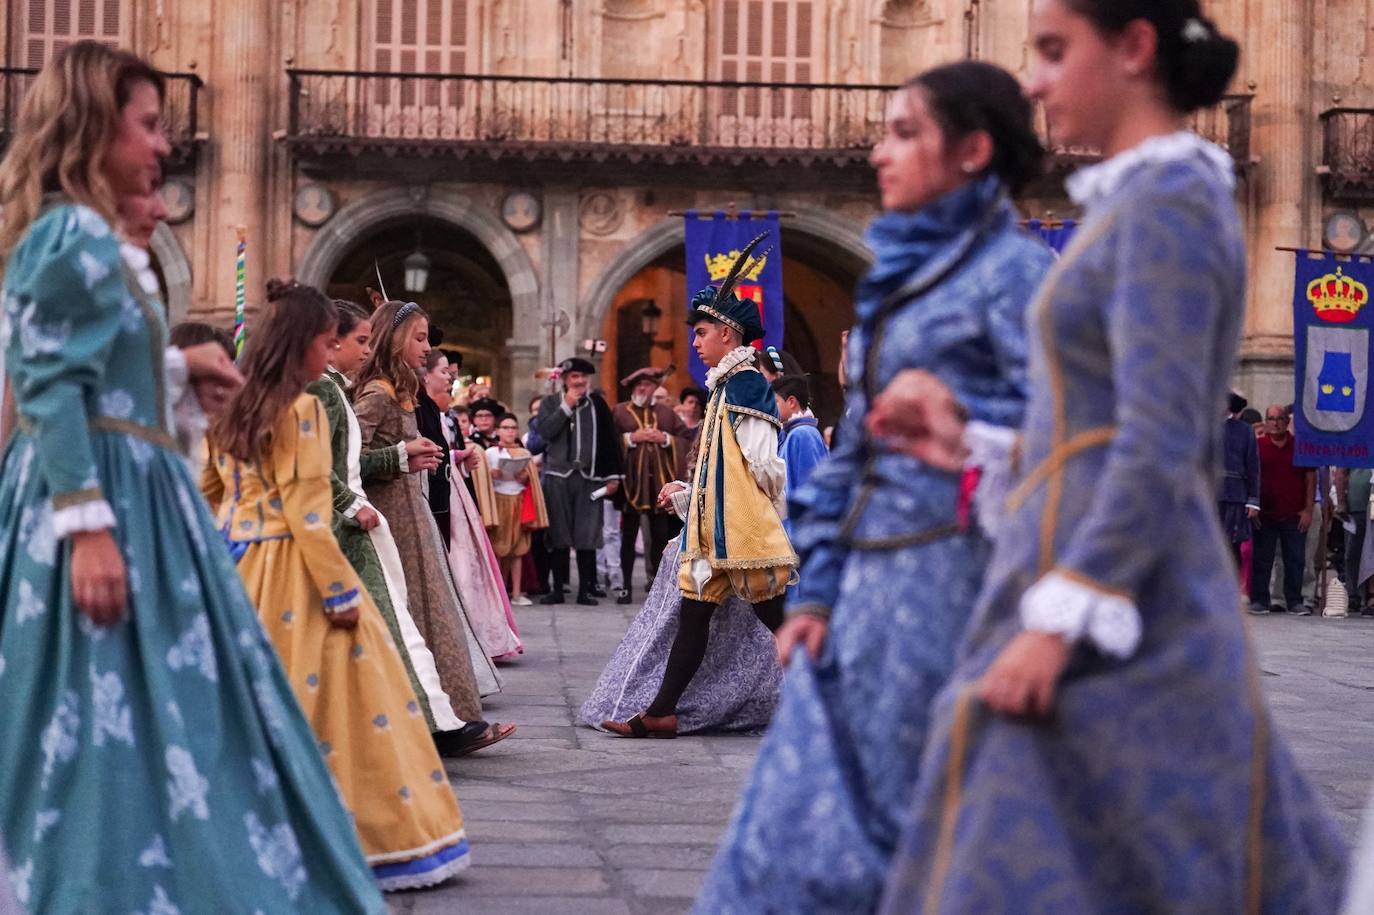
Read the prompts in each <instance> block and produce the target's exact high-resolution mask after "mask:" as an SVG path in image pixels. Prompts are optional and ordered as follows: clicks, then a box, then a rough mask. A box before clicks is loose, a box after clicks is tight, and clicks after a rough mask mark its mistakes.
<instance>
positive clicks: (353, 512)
mask: <svg viewBox="0 0 1374 915" xmlns="http://www.w3.org/2000/svg"><path fill="white" fill-rule="evenodd" d="M365 505H367V502H366V501H364V500H363V499H354V500H353V504H352V505H350V506H348V508H345V509H344V511H343V516H344V517H345V518H355V517H357V515H358V512H360V511H362V510H363V506H365Z"/></svg>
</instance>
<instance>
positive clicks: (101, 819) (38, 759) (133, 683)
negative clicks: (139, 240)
mask: <svg viewBox="0 0 1374 915" xmlns="http://www.w3.org/2000/svg"><path fill="white" fill-rule="evenodd" d="M165 340H166V327H165V325H164V323H163V320H162V317H161V311H160V306H158V305H157V304H156V303H154V302H153V301H151V300H149V299H147V298H146V297H145V296H143V294H142V292H141V290H139V288H138V286H137V284H136V283H135V282H132V281H131V280H130V279H129V275H128V271H127V270H126V268H125V266H124V264H123V262H122V261H121V258H120V253H119V247H118V242H117V241H116V238H115V236H114V234H113V233H112V232H111V230H110V227H109V225H108V224H107V223H106V222H105V220H104V219H103V218H101V217H100V216H98V215H97V214H96V213H94V212H93V211H91V210H89V209H86V208H83V207H77V206H71V205H61V206H56V207H53V208H51V209H49V210H48V211H47V212H45V213H44V214H43V215H42V216H41V217H40V218H39V219H38V220H37V221H35V222H34V224H33V225H32V226H31V227H30V229H29V230H28V232H27V233H26V235H25V236H24V238H23V239H22V240H21V241H20V243H19V244H18V246H17V247H16V248H15V250H14V251H13V252H12V253H11V255H10V258H9V260H8V263H7V264H6V271H5V281H4V321H3V326H2V328H0V343H2V344H3V347H4V349H5V355H6V358H5V363H6V370H7V372H8V376H9V382H10V383H11V384H12V385H13V388H14V393H15V398H16V402H17V406H18V411H19V415H20V431H19V432H18V434H16V435H15V436H14V438H13V440H12V441H11V442H10V445H9V447H8V449H7V451H6V453H5V456H4V464H3V468H0V834H3V835H4V837H5V841H6V844H7V846H8V852H9V857H10V874H9V877H10V879H11V882H12V885H13V887H14V890H15V893H16V895H17V896H18V897H19V899H20V902H21V903H22V904H23V905H25V906H26V907H27V909H28V910H29V911H31V912H42V913H45V915H50V913H89V912H119V913H130V912H140V913H141V912H149V913H153V912H156V913H159V915H171V913H193V912H214V913H245V915H252V913H256V912H262V913H275V912H311V913H316V912H331V913H332V912H381V911H383V904H382V900H381V896H380V894H379V893H378V892H377V889H376V885H375V884H374V882H373V879H372V876H371V874H370V873H369V871H368V868H367V865H366V864H365V863H364V861H363V857H362V853H361V851H360V849H359V847H358V840H357V837H356V833H355V831H354V829H353V826H352V824H351V823H350V821H349V819H348V815H347V814H346V813H345V811H344V809H343V806H342V805H341V804H340V802H339V796H338V792H337V790H336V789H335V786H334V783H333V781H332V779H331V778H330V775H329V772H328V770H327V769H326V767H325V765H324V761H323V760H322V758H321V757H320V753H319V750H318V748H317V746H316V744H315V739H314V736H313V735H312V734H311V731H310V726H309V725H308V724H307V723H306V721H305V719H304V717H303V716H302V715H301V712H300V710H299V708H298V706H297V704H296V701H295V697H294V695H293V694H292V691H291V687H290V685H289V684H288V683H287V681H286V678H285V677H284V675H283V674H282V670H281V667H280V665H279V664H278V661H277V658H276V654H275V652H274V650H273V648H272V645H271V643H270V642H268V641H267V639H266V637H265V635H264V633H263V630H262V627H261V626H260V625H259V623H258V620H257V616H256V614H255V612H254V609H253V607H252V605H251V604H250V603H249V602H248V599H247V597H246V595H245V594H244V591H243V587H242V585H241V584H240V582H239V578H238V575H237V574H236V572H235V568H234V564H233V562H232V561H231V560H230V558H229V554H228V551H227V549H226V548H225V545H224V542H223V540H222V539H221V538H220V536H219V533H218V532H217V531H216V530H215V528H214V525H213V522H212V521H211V519H210V515H209V512H208V511H207V510H206V507H205V505H204V503H203V502H202V501H201V499H200V497H199V495H198V494H197V491H196V485H195V483H194V482H193V481H192V480H191V478H190V473H189V470H188V469H187V466H186V464H185V463H184V462H183V460H182V458H181V456H180V455H179V454H178V453H177V452H176V451H175V450H174V445H173V442H172V438H171V435H170V422H169V420H168V410H167V405H166V395H165V392H164V390H163V385H164V382H163V346H164V344H165ZM102 527H109V528H113V534H114V537H115V541H116V543H117V545H118V547H119V549H120V551H121V553H122V554H123V556H124V560H125V563H126V565H127V579H126V580H127V585H128V594H129V599H128V606H127V612H126V614H125V616H124V617H123V619H122V620H120V621H119V622H117V623H115V624H114V625H112V626H109V627H97V626H95V625H93V624H91V623H90V622H89V620H88V619H87V617H86V616H85V615H84V614H82V613H81V612H80V611H78V610H77V609H76V608H75V606H74V605H73V603H72V597H71V584H70V582H71V568H70V550H69V547H68V544H67V542H66V541H67V537H68V536H69V535H70V534H71V533H72V532H74V531H78V530H94V529H99V528H102Z"/></svg>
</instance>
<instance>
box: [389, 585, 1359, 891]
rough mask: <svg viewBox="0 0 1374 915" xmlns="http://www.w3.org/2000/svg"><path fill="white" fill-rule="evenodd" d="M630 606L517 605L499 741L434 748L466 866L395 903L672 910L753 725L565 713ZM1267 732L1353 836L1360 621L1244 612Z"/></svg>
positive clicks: (725, 813) (751, 745)
mask: <svg viewBox="0 0 1374 915" xmlns="http://www.w3.org/2000/svg"><path fill="white" fill-rule="evenodd" d="M636 612H638V608H637V607H634V606H631V607H620V606H617V605H614V604H610V603H609V602H603V603H602V605H601V606H600V607H597V608H583V607H570V606H562V607H553V608H549V607H540V606H535V607H527V608H522V609H521V610H520V611H519V613H518V620H519V622H520V624H521V636H522V638H523V639H524V641H525V644H526V652H525V654H524V656H522V657H521V658H520V660H519V661H517V662H515V663H512V664H508V665H504V666H503V667H502V669H501V676H502V679H503V681H504V684H505V688H504V691H503V692H502V693H501V694H500V695H498V696H493V697H490V698H489V699H488V700H486V702H485V708H486V717H487V718H488V719H489V720H500V721H511V722H514V723H516V724H518V725H519V726H520V730H519V731H518V733H517V735H516V736H515V737H513V738H511V739H510V740H507V741H505V742H503V743H501V744H498V745H496V746H494V747H492V748H491V749H489V750H486V751H484V752H482V753H479V754H477V755H475V756H472V757H468V758H466V759H460V760H453V761H450V762H449V763H448V766H447V768H448V771H449V774H450V776H451V778H452V781H453V784H454V787H455V790H456V791H457V793H458V798H459V801H460V803H461V804H462V806H463V814H464V817H465V821H466V824H467V830H468V835H469V838H470V839H471V841H472V845H473V867H472V868H471V869H470V870H469V871H468V872H467V873H466V874H465V875H464V876H463V877H462V878H461V879H460V880H456V881H453V882H451V883H449V884H447V885H445V886H443V887H440V888H437V889H433V890H428V891H425V892H418V893H405V894H398V895H394V896H391V897H389V899H388V902H389V905H390V908H391V910H392V911H393V912H395V913H397V915H447V913H460V912H462V913H467V912H482V913H495V915H501V913H510V915H555V913H556V915H584V913H585V915H674V913H681V912H686V911H687V910H688V909H689V908H690V905H691V899H692V897H693V896H694V895H695V893H696V892H697V889H698V888H699V887H700V885H701V880H702V878H703V876H704V873H705V871H706V868H707V867H708V866H709V864H710V862H711V859H712V857H713V855H714V854H715V847H716V844H717V843H718V841H719V839H720V837H721V834H722V833H723V832H724V831H725V826H726V824H727V822H728V819H729V816H730V814H731V810H732V807H733V805H734V800H735V797H736V795H737V794H738V792H739V790H740V787H741V786H742V783H743V781H744V779H745V777H746V776H747V774H748V770H749V767H750V766H751V765H752V762H753V756H754V753H755V752H756V750H757V747H758V741H759V738H758V737H757V736H749V735H743V736H741V735H728V736H709V737H684V738H679V739H677V740H670V741H663V740H655V741H634V740H622V739H618V738H614V737H610V736H608V735H605V734H601V733H599V732H596V731H594V730H592V729H590V728H587V727H583V726H579V725H575V724H574V723H573V722H575V720H576V714H577V709H578V707H579V706H580V705H581V704H582V701H583V699H584V698H585V696H586V695H587V694H588V693H589V692H590V690H591V687H592V685H593V684H594V683H595V681H596V678H597V676H598V675H599V674H600V672H601V667H602V665H603V664H604V663H605V661H606V659H607V658H608V657H609V656H610V654H611V652H612V651H613V650H614V648H615V646H616V644H617V642H618V641H619V640H620V638H621V637H622V635H623V634H624V632H625V629H626V628H627V627H628V624H629V621H630V620H631V619H633V617H634V614H635V613H636ZM1248 622H1249V624H1250V628H1251V632H1252V635H1253V638H1254V640H1255V643H1256V645H1257V648H1258V656H1259V661H1260V666H1261V668H1262V670H1263V671H1264V672H1265V676H1264V677H1263V678H1262V681H1263V685H1264V689H1265V691H1266V694H1267V696H1268V698H1269V702H1270V706H1271V708H1272V710H1273V713H1274V717H1275V720H1276V722H1277V725H1278V732H1279V734H1280V735H1282V736H1283V737H1284V739H1286V740H1287V741H1288V743H1289V746H1290V748H1291V749H1292V751H1293V754H1294V758H1295V759H1296V760H1297V761H1298V762H1299V764H1300V765H1301V766H1302V768H1303V770H1304V772H1305V773H1306V774H1307V776H1308V777H1309V778H1310V779H1311V781H1312V783H1313V785H1314V786H1315V787H1316V788H1317V790H1318V791H1319V792H1320V794H1321V795H1322V796H1323V797H1324V798H1325V799H1326V801H1327V802H1328V803H1329V804H1330V805H1331V806H1332V808H1333V810H1334V811H1335V813H1336V816H1337V817H1338V819H1339V821H1340V823H1341V826H1342V827H1343V828H1344V829H1345V830H1346V832H1347V833H1348V834H1350V835H1352V836H1353V834H1354V832H1355V830H1356V828H1357V826H1358V822H1359V817H1360V815H1361V813H1362V812H1363V809H1364V805H1365V802H1366V800H1367V798H1368V797H1369V791H1370V787H1371V779H1374V768H1371V766H1370V760H1371V759H1374V620H1363V619H1350V620H1343V621H1335V620H1322V619H1319V618H1294V617H1287V616H1279V615H1275V616H1270V617H1263V618H1257V619H1250V620H1249V621H1248Z"/></svg>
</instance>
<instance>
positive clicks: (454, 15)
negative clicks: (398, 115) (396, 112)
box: [372, 0, 473, 106]
mask: <svg viewBox="0 0 1374 915" xmlns="http://www.w3.org/2000/svg"><path fill="white" fill-rule="evenodd" d="M472 5H473V4H471V3H469V2H468V0H373V3H372V7H373V15H372V65H373V67H374V68H375V69H377V70H380V71H390V70H397V71H401V72H404V73H433V74H442V73H466V72H467V70H468V36H469V35H470V34H472V27H471V26H472V23H471V22H469V19H468V17H469V16H470V15H471V12H472V11H471V9H470V7H471V6H472ZM442 92H443V86H442V85H441V84H440V83H439V82H437V81H435V82H426V83H424V84H423V85H422V86H419V85H417V84H415V83H409V82H408V83H404V84H403V85H402V87H401V99H400V101H401V104H402V105H415V104H417V103H419V104H423V105H427V106H439V105H442V104H444V99H443V98H442V97H441V93H442ZM457 93H458V86H457V85H453V86H450V87H449V94H450V98H449V99H448V104H451V105H456V104H458V103H459V100H458V95H457Z"/></svg>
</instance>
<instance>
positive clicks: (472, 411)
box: [468, 397, 506, 416]
mask: <svg viewBox="0 0 1374 915" xmlns="http://www.w3.org/2000/svg"><path fill="white" fill-rule="evenodd" d="M483 410H486V411H487V412H489V413H491V415H492V416H500V415H501V414H502V413H505V412H506V408H505V407H503V406H501V401H499V400H496V399H494V398H491V397H479V398H477V399H476V400H474V401H472V402H471V403H469V404H468V415H469V416H476V415H477V414H478V413H480V412H482V411H483Z"/></svg>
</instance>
